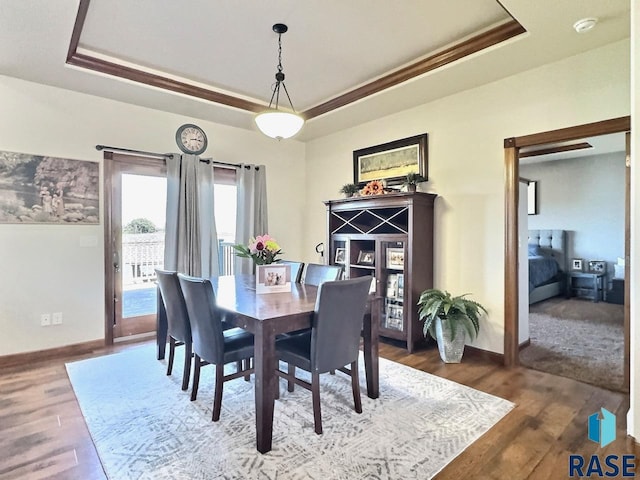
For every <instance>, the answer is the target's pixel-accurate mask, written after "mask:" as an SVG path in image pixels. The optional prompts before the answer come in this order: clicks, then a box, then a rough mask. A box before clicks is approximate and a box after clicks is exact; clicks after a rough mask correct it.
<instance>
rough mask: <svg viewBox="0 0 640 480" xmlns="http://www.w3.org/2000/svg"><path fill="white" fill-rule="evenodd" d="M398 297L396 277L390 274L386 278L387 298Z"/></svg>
mask: <svg viewBox="0 0 640 480" xmlns="http://www.w3.org/2000/svg"><path fill="white" fill-rule="evenodd" d="M397 297H398V275H395V274H391V275H389V276H388V277H387V298H393V299H395V298H397Z"/></svg>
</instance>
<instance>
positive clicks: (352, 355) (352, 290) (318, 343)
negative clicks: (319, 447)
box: [276, 276, 371, 434]
mask: <svg viewBox="0 0 640 480" xmlns="http://www.w3.org/2000/svg"><path fill="white" fill-rule="evenodd" d="M370 285H371V277H368V276H367V277H360V278H354V279H351V280H342V281H329V282H324V283H322V284H321V285H320V286H319V287H318V297H317V299H316V306H315V312H314V316H313V326H312V328H311V331H309V332H305V333H302V334H300V335H292V336H289V337H284V338H281V339H278V340H276V351H277V355H278V358H279V359H280V360H282V361H283V362H286V363H287V364H288V369H287V372H286V373H285V372H283V371H281V370H280V369H278V370H277V372H276V374H277V375H278V376H281V377H283V378H285V379H287V386H288V390H289V391H290V392H292V391H293V389H294V384H298V385H300V386H302V387H304V388H306V389H307V390H311V396H312V401H313V421H314V425H315V432H316V433H317V434H321V433H322V416H321V412H320V374H321V373H326V372H329V371H331V370H340V371H341V372H343V373H346V374H347V375H350V376H351V388H352V390H353V402H354V406H355V411H356V412H358V413H362V402H361V399H360V382H359V378H358V355H359V345H360V331H361V330H362V321H363V318H364V314H365V311H366V306H367V299H368V296H369V286H370ZM346 365H350V369H348V368H346ZM296 367H298V368H302V369H303V370H306V371H308V372H310V373H311V383H308V382H306V381H304V380H301V379H299V378H297V377H296V376H295V369H296ZM277 391H279V389H278V390H277Z"/></svg>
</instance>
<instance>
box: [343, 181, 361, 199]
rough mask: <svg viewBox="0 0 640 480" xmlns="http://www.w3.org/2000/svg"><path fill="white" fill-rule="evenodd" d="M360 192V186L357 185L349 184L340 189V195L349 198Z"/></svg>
mask: <svg viewBox="0 0 640 480" xmlns="http://www.w3.org/2000/svg"><path fill="white" fill-rule="evenodd" d="M359 191H360V187H358V185H357V184H355V183H347V184H346V185H343V186H342V188H341V189H340V193H344V194H345V195H346V196H347V197H352V196H354V195H355V194H356V193H358V192H359Z"/></svg>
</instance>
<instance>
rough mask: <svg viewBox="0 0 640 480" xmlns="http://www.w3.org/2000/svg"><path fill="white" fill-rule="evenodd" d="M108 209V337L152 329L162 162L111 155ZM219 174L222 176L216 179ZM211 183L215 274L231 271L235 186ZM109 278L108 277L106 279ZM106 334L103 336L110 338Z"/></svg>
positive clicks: (160, 254) (159, 257)
mask: <svg viewBox="0 0 640 480" xmlns="http://www.w3.org/2000/svg"><path fill="white" fill-rule="evenodd" d="M107 166H108V169H107V170H108V171H109V172H108V174H110V178H111V182H110V183H111V188H110V189H109V190H110V192H111V194H110V195H109V199H107V201H109V203H110V205H111V208H110V209H108V210H109V212H110V214H111V215H110V217H111V218H110V222H109V223H110V225H111V228H109V233H110V235H109V240H108V242H107V244H106V245H107V246H108V247H110V248H107V249H106V250H107V251H106V252H105V253H106V254H107V260H106V261H107V265H108V266H109V269H110V270H111V271H112V272H113V275H112V276H110V278H111V279H112V282H113V283H111V285H112V287H111V288H112V290H111V292H112V293H108V295H107V296H108V297H111V295H113V296H112V297H111V298H113V304H112V305H113V309H112V311H111V312H112V315H113V316H112V317H111V320H110V321H109V325H108V326H107V329H108V330H111V328H113V330H112V331H111V332H112V337H111V338H113V339H118V338H121V339H124V338H127V337H129V336H131V335H136V334H144V333H149V332H153V331H155V328H156V314H157V302H158V297H157V286H156V274H155V270H156V269H157V268H160V269H162V268H164V240H165V223H166V222H165V216H166V202H167V200H166V198H167V179H166V168H165V166H164V162H162V163H160V162H155V161H149V160H138V159H137V158H135V159H133V158H130V157H124V156H116V157H115V158H114V159H113V160H110V161H109V163H108V164H107ZM222 181H224V178H222V176H221V182H222ZM229 183H231V182H230V181H227V182H226V183H217V182H216V185H215V191H214V193H215V198H214V206H215V211H212V215H215V219H216V226H217V232H218V242H219V247H220V248H219V259H218V263H219V266H220V275H231V274H233V271H234V268H233V267H234V265H233V264H234V259H235V255H234V253H233V252H234V250H233V245H234V244H235V243H236V242H235V224H236V194H237V192H236V186H235V185H233V184H229ZM107 283H109V280H108V281H107ZM109 337H110V335H109V333H108V334H107V338H109Z"/></svg>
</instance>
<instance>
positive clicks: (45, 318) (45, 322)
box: [40, 313, 51, 327]
mask: <svg viewBox="0 0 640 480" xmlns="http://www.w3.org/2000/svg"><path fill="white" fill-rule="evenodd" d="M49 325H51V315H49V314H48V313H42V314H41V315H40V326H42V327H48V326H49Z"/></svg>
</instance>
